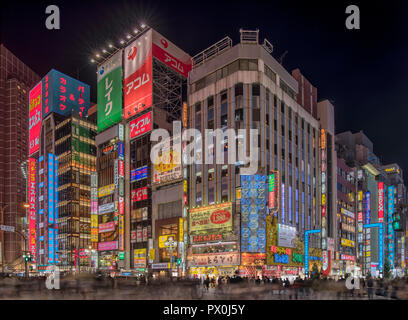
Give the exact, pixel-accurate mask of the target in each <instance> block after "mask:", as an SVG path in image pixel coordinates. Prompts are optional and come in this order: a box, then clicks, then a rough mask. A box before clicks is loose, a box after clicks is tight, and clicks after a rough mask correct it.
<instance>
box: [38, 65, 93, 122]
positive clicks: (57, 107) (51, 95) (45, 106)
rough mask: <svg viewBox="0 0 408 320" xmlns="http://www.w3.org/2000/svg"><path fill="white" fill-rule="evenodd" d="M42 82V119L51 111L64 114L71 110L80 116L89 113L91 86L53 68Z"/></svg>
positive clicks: (68, 113) (69, 112)
mask: <svg viewBox="0 0 408 320" xmlns="http://www.w3.org/2000/svg"><path fill="white" fill-rule="evenodd" d="M41 82H42V119H44V118H45V117H46V116H47V115H48V114H50V113H51V112H55V113H58V114H61V115H63V116H67V115H70V114H71V112H73V113H74V114H77V115H78V116H80V117H85V116H86V115H87V114H88V109H89V105H90V87H89V85H87V84H86V83H83V82H81V81H79V80H76V79H74V78H71V77H70V76H67V75H66V74H63V73H62V72H59V71H57V70H55V69H51V71H50V72H48V73H47V75H46V76H45V77H44V78H43V79H42V80H41Z"/></svg>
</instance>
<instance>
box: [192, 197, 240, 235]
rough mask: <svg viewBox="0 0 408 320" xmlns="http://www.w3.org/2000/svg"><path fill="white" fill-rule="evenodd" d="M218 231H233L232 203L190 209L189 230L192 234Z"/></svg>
mask: <svg viewBox="0 0 408 320" xmlns="http://www.w3.org/2000/svg"><path fill="white" fill-rule="evenodd" d="M216 229H225V231H226V232H229V231H232V202H227V203H220V204H215V205H212V206H207V207H200V208H194V209H190V219H189V230H190V232H191V234H194V233H195V234H197V233H199V232H201V231H206V230H216Z"/></svg>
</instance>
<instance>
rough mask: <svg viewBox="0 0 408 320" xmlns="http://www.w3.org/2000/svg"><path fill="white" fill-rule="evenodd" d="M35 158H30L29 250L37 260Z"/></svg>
mask: <svg viewBox="0 0 408 320" xmlns="http://www.w3.org/2000/svg"><path fill="white" fill-rule="evenodd" d="M35 165H36V162H35V159H33V158H29V159H28V190H29V205H30V209H29V224H28V228H29V250H30V253H31V255H32V256H33V257H34V260H33V261H34V262H35V261H36V249H37V247H36V231H35V212H36V205H35V198H36V194H35V190H36V180H35V179H36V178H35Z"/></svg>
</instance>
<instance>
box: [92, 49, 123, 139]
mask: <svg viewBox="0 0 408 320" xmlns="http://www.w3.org/2000/svg"><path fill="white" fill-rule="evenodd" d="M97 74H98V113H97V115H98V132H101V131H103V130H105V129H106V128H109V127H110V126H112V125H114V124H115V123H117V122H119V121H120V120H122V50H120V51H119V52H117V53H116V54H115V55H114V56H113V57H112V58H110V59H109V60H108V61H106V62H105V63H104V64H102V65H101V66H99V68H98V73H97Z"/></svg>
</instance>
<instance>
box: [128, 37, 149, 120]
mask: <svg viewBox="0 0 408 320" xmlns="http://www.w3.org/2000/svg"><path fill="white" fill-rule="evenodd" d="M124 61H125V62H124V64H125V88H124V95H125V99H124V100H125V119H128V118H130V117H132V116H134V115H135V114H137V113H139V112H142V111H143V110H146V109H148V108H150V107H151V106H152V103H153V99H152V96H153V85H152V83H153V82H152V81H153V77H152V73H153V71H152V30H149V31H148V32H147V33H146V34H144V35H143V36H141V37H139V38H137V39H136V40H135V41H133V42H132V43H131V44H130V45H129V46H128V47H127V48H126V49H125V57H124Z"/></svg>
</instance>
